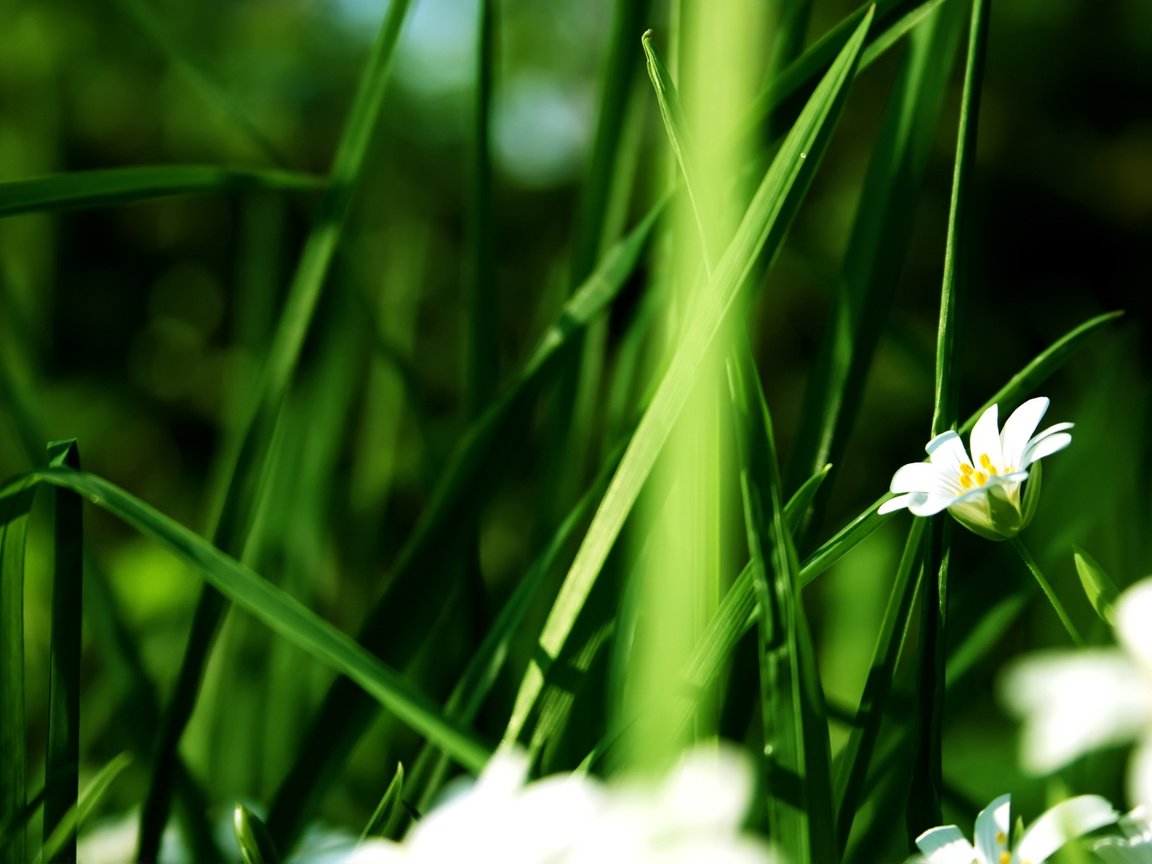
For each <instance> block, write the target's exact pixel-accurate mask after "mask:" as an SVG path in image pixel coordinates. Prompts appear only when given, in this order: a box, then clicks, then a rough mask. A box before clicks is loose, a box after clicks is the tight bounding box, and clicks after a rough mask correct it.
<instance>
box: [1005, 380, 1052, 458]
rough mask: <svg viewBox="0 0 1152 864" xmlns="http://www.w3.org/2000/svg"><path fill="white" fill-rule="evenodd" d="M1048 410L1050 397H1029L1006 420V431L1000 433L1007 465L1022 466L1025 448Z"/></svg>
mask: <svg viewBox="0 0 1152 864" xmlns="http://www.w3.org/2000/svg"><path fill="white" fill-rule="evenodd" d="M1047 410H1048V397H1047V396H1037V397H1036V398H1035V399H1029V400H1028V401H1027V402H1025V403H1024V404H1023V405H1021V406H1020V407H1019V408H1017V409H1016V410H1015V411H1013V412H1012V414H1011V416H1010V417H1009V418H1008V419H1007V420H1006V421H1005V422H1004V431H1003V432H1002V433H1001V435H1000V442H1001V446H1002V448H1003V453H1004V464H1005V465H1006V466H1007V467H1010V468H1020V467H1022V466H1021V464H1020V462H1021V458H1022V457H1023V455H1024V450H1025V449H1026V448H1027V447H1028V442H1029V440H1030V439H1031V438H1032V434H1033V433H1034V432H1035V431H1036V427H1037V426H1039V425H1040V420H1041V419H1042V418H1043V417H1044V412H1045V411H1047Z"/></svg>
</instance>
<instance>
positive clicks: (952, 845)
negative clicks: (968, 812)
mask: <svg viewBox="0 0 1152 864" xmlns="http://www.w3.org/2000/svg"><path fill="white" fill-rule="evenodd" d="M916 845H917V846H918V847H919V849H920V851H921V852H923V853H924V857H925V858H927V859H928V861H929V862H930V864H974V862H977V861H979V860H980V859H979V858H977V857H976V849H975V847H973V846H972V844H971V843H969V842H968V840H967V838H965V837H964V835H963V833H961V831H960V829H959V828H957V827H956V826H955V825H942V826H941V827H939V828H929V829H928V830H927V831H925V832H924V833H923V834H921V835H920V836H919V837H917V838H916ZM981 864H992V862H981Z"/></svg>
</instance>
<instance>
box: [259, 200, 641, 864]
mask: <svg viewBox="0 0 1152 864" xmlns="http://www.w3.org/2000/svg"><path fill="white" fill-rule="evenodd" d="M661 209H662V208H660V207H657V208H656V209H655V210H653V211H652V212H650V213H649V214H648V215H647V216H646V217H645V218H644V219H643V220H642V221H641V222H640V223H639V224H638V225H637V226H636V227H635V228H633V229H632V231H631V232H630V233H629V234H628V236H627V237H625V238H624V239H623V240H621V241H620V242H619V243H618V244H616V245H615V246H614V247H613V248H612V249H610V250H609V252H608V253H607V254H606V255H605V257H604V259H603V260H602V261H601V263H600V265H599V266H598V267H597V269H596V271H595V272H594V273H593V274H592V275H591V276H590V277H589V278H588V279H587V280H585V282H584V284H583V285H581V286H580V288H579V289H577V290H576V292H575V293H574V294H573V295H572V297H571V298H570V299H569V300H568V302H567V303H565V304H564V307H563V308H562V309H561V311H560V314H559V315H558V316H557V319H556V321H555V322H554V323H553V324H552V326H550V327H549V328H548V331H547V332H546V333H545V334H544V335H543V337H542V338H541V340H540V343H539V345H538V346H537V348H536V350H535V351H534V352H533V353H532V355H531V356H530V357H529V359H528V360H527V362H526V363H525V365H524V366H523V368H522V369H521V372H520V374H519V376H518V377H517V379H516V380H515V381H514V382H513V384H512V385H511V386H510V387H509V389H508V390H507V391H505V393H504V394H503V395H502V396H501V397H500V398H499V399H497V400H496V401H495V402H494V403H493V404H492V405H491V406H490V407H489V408H488V410H487V411H485V413H484V415H483V416H482V417H480V418H479V419H477V420H476V421H474V422H473V423H472V424H471V425H470V426H469V427H468V429H467V431H465V433H464V435H463V436H462V437H461V439H460V441H459V443H458V444H457V445H456V447H455V448H454V450H453V452H452V455H451V456H450V457H449V459H448V463H447V464H446V465H445V467H444V469H443V470H442V471H441V473H440V480H439V481H438V483H437V485H436V487H435V489H434V490H433V492H432V495H431V498H430V500H429V502H428V504H427V505H426V506H425V508H424V511H423V512H422V514H421V517H420V520H419V522H418V523H417V525H416V528H415V529H414V530H413V532H412V534H411V535H410V537H409V539H408V540H407V542H405V544H404V546H403V547H402V548H401V550H400V552H399V554H398V555H397V558H396V562H395V563H394V564H393V566H392V568H391V577H390V581H389V583H388V587H387V589H386V590H385V592H384V595H383V596H382V597H381V599H380V600H379V601H378V602H377V603H376V605H375V606H374V607H373V608H372V610H371V611H370V612H369V614H368V616H367V617H366V619H365V622H364V624H363V625H362V627H361V629H360V640H361V643H362V644H363V645H365V646H366V647H367V648H368V649H369V650H371V651H373V652H375V653H377V654H380V655H381V656H383V657H384V658H385V659H387V660H389V661H391V662H392V664H393V665H395V666H398V667H400V666H403V665H405V664H406V663H407V662H408V660H409V659H411V657H412V656H413V655H414V653H415V652H416V650H417V648H418V647H419V645H420V642H421V641H422V640H423V638H425V636H426V634H427V632H428V626H429V625H430V622H431V621H433V620H434V618H435V616H436V614H437V612H438V611H439V608H440V603H439V598H438V597H436V596H434V595H430V594H429V593H428V591H427V584H426V581H425V578H424V577H425V575H426V574H427V573H429V572H436V571H437V570H438V566H437V561H439V560H441V559H440V556H442V555H443V553H444V552H445V550H446V549H447V548H449V547H451V543H450V542H446V538H448V537H450V536H451V532H453V531H454V530H455V528H456V526H457V525H458V524H459V523H460V522H461V521H462V520H464V519H467V518H469V514H470V513H472V512H474V510H473V508H475V507H477V506H479V503H480V501H481V500H482V499H483V487H482V484H483V483H484V481H485V479H486V478H489V477H491V476H493V473H492V472H494V471H497V470H499V466H500V465H502V464H504V463H505V462H506V460H507V459H509V458H511V456H510V454H512V453H513V452H514V451H515V447H516V446H517V442H518V441H519V440H521V437H522V434H523V433H522V431H521V430H522V429H523V426H524V424H525V423H526V422H527V418H528V417H529V411H530V409H531V407H532V405H533V403H534V401H535V399H536V396H537V395H538V394H539V392H540V389H541V388H542V386H543V385H544V383H545V382H546V380H547V379H548V378H549V376H550V375H551V374H552V373H553V372H554V371H555V369H556V368H557V365H558V361H559V359H560V358H561V357H562V355H563V354H564V352H566V351H568V350H570V349H571V348H572V347H573V346H574V344H576V343H575V342H574V338H575V337H577V336H578V335H579V334H580V333H581V332H582V331H583V329H584V328H585V327H587V326H588V324H589V323H590V322H591V321H593V320H594V319H595V318H596V316H598V315H599V314H600V313H601V312H603V311H604V309H605V308H606V307H607V306H608V305H609V304H610V303H611V302H612V300H613V299H614V298H615V297H616V295H617V294H618V292H619V291H620V289H621V288H622V287H623V285H624V282H625V280H626V279H627V278H628V276H629V275H630V274H631V273H632V272H633V270H634V268H635V267H636V264H637V263H638V261H639V260H640V257H641V255H642V253H643V251H644V249H645V248H646V246H647V243H648V241H649V238H650V237H651V234H652V229H653V226H654V225H655V223H656V219H657V218H658V216H659V214H660V212H661ZM398 610H403V615H402V618H403V620H402V621H400V620H395V619H394V616H397V615H398ZM386 636H387V638H385V637H386ZM373 710H374V709H373V706H372V705H371V702H370V701H368V700H366V699H365V697H364V696H363V694H362V693H360V692H359V690H358V689H357V688H356V687H354V686H351V685H350V684H349V682H346V681H343V682H342V681H337V682H336V683H335V684H333V686H332V688H331V690H329V692H328V694H327V695H326V696H325V699H324V702H323V704H322V705H321V707H320V709H319V710H318V712H317V714H316V715H315V717H314V718H313V720H312V723H311V725H310V728H309V730H308V732H307V733H306V734H305V739H304V740H305V744H304V745H303V746H302V747H301V750H300V755H299V758H298V759H297V760H296V762H295V763H294V764H293V765H292V767H291V769H290V770H289V771H288V773H287V774H286V776H285V779H284V781H283V782H282V783H281V785H280V788H279V790H278V791H277V793H276V796H275V797H274V799H273V802H272V806H271V808H270V810H269V816H268V827H269V830H270V831H271V832H272V836H273V838H274V839H275V841H276V843H277V845H278V847H279V848H280V849H288V848H290V847H291V846H292V842H293V840H294V836H293V835H294V834H295V832H297V831H298V830H300V829H301V827H302V823H303V821H304V814H305V813H307V812H308V811H309V810H310V809H311V808H312V807H313V806H314V804H315V802H316V800H317V798H318V796H319V795H320V794H321V793H322V792H323V791H324V788H325V786H324V782H323V780H322V778H324V777H326V776H330V767H331V765H333V764H338V763H340V762H342V761H343V760H344V759H345V758H346V757H347V754H348V752H349V750H350V749H351V747H352V745H353V743H354V742H355V741H356V739H357V738H358V737H359V736H360V735H361V734H362V733H363V731H364V729H365V728H366V726H367V724H368V721H369V720H370V719H371V716H372V712H373Z"/></svg>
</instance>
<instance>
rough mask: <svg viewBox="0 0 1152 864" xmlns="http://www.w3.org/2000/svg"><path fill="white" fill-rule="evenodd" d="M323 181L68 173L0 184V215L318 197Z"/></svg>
mask: <svg viewBox="0 0 1152 864" xmlns="http://www.w3.org/2000/svg"><path fill="white" fill-rule="evenodd" d="M328 182H329V181H328V180H327V179H326V178H324V177H316V176H314V175H311V174H298V173H295V172H291V171H253V170H246V169H241V168H227V167H223V166H217V165H147V166H137V167H133V168H108V169H100V170H95V171H70V172H68V173H65V174H49V175H48V176H46V177H33V178H30V179H28V180H10V181H8V182H7V183H0V216H15V215H17V214H20V213H44V212H53V211H57V210H88V209H92V208H96V207H109V206H112V205H114V204H128V203H131V202H133V201H148V200H152V199H155V198H170V197H172V196H174V195H207V194H219V193H235V192H313V193H314V192H319V191H321V190H323V189H324V188H325V186H327V184H328Z"/></svg>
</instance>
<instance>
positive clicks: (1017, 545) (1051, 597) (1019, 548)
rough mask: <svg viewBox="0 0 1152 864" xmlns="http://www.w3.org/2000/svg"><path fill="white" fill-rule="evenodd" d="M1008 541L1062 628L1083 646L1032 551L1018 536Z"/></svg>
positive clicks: (1075, 641)
mask: <svg viewBox="0 0 1152 864" xmlns="http://www.w3.org/2000/svg"><path fill="white" fill-rule="evenodd" d="M1010 542H1011V543H1012V548H1013V549H1015V550H1016V552H1017V554H1018V555H1019V556H1020V558H1021V559H1022V560H1023V561H1024V564H1025V565H1026V566H1027V567H1028V569H1029V570H1031V571H1032V575H1033V576H1034V577H1035V578H1036V581H1037V583H1039V585H1040V590H1041V591H1043V592H1044V596H1045V597H1047V598H1048V602H1049V603H1051V604H1052V608H1053V609H1055V610H1056V616H1057V617H1058V618H1059V619H1060V623H1061V624H1063V625H1064V629H1065V630H1067V631H1068V636H1069V637H1070V638H1071V639H1072V641H1073V642H1074V643H1076V646H1077V647H1083V645H1084V637H1083V636H1081V635H1080V631H1079V630H1077V629H1076V626H1075V625H1074V624H1073V623H1072V619H1071V618H1069V617H1068V612H1067V611H1066V610H1065V609H1064V606H1063V604H1062V603H1061V602H1060V600H1059V598H1058V597H1057V596H1056V592H1055V591H1053V590H1052V586H1051V585H1050V584H1048V580H1047V579H1045V578H1044V574H1043V573H1042V572H1040V565H1039V564H1037V563H1036V559H1035V558H1033V557H1032V553H1031V552H1029V551H1028V549H1027V547H1026V546H1025V545H1024V544H1023V543H1021V542H1020V538H1019V537H1013V538H1012V540H1011V541H1010Z"/></svg>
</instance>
